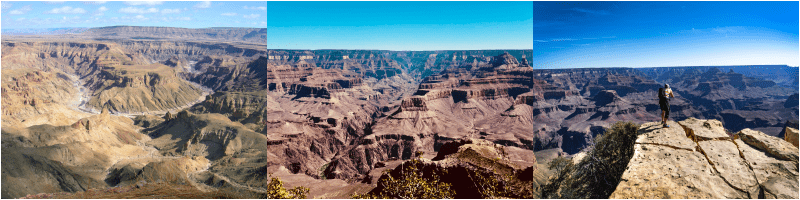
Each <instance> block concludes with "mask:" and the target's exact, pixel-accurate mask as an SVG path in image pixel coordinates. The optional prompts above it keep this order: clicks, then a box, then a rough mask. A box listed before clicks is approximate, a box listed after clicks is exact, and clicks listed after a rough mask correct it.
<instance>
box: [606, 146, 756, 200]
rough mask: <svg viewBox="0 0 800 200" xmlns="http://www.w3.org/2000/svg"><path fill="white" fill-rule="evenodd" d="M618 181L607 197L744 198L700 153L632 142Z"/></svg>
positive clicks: (745, 196)
mask: <svg viewBox="0 0 800 200" xmlns="http://www.w3.org/2000/svg"><path fill="white" fill-rule="evenodd" d="M634 150H635V153H634V154H633V157H632V158H631V161H630V163H629V164H628V167H629V168H628V170H626V171H625V173H623V174H622V181H621V182H620V183H619V185H617V189H616V190H615V191H614V193H612V194H611V196H610V197H609V198H612V199H624V198H637V199H665V198H669V199H700V198H713V199H727V198H747V197H748V196H747V194H746V193H743V192H740V191H737V190H735V189H733V188H731V187H729V186H728V184H727V183H725V181H724V180H723V179H722V178H721V177H719V176H717V175H716V173H715V172H714V169H713V168H711V166H710V165H709V164H708V160H706V158H705V156H704V155H703V154H701V153H700V152H696V151H687V150H680V149H674V148H671V147H666V146H660V145H651V144H636V145H635V146H634Z"/></svg>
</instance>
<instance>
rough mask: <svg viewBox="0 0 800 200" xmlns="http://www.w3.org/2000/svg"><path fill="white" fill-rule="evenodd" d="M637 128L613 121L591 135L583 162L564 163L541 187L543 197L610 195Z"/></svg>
mask: <svg viewBox="0 0 800 200" xmlns="http://www.w3.org/2000/svg"><path fill="white" fill-rule="evenodd" d="M638 129H639V125H638V124H635V123H632V122H617V123H614V125H612V126H611V128H609V129H607V130H606V131H605V133H604V134H602V135H600V136H598V137H597V138H595V142H594V145H593V146H592V147H590V148H588V149H589V150H588V151H587V152H586V157H585V158H584V159H583V161H581V162H579V163H576V164H572V163H571V162H570V163H568V164H566V165H565V167H564V168H563V170H561V171H560V172H556V175H555V176H553V177H551V179H550V180H549V181H548V183H547V184H545V185H544V186H542V188H541V189H542V195H543V197H547V198H573V199H582V198H592V199H605V198H608V197H609V196H611V193H613V192H614V190H615V189H616V188H617V185H618V184H619V182H620V178H621V177H622V173H623V172H625V169H626V168H627V167H628V162H629V161H630V159H631V157H632V156H633V153H634V150H633V146H634V143H635V142H636V137H637V131H638ZM551 164H552V163H551Z"/></svg>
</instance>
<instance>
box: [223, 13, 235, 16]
mask: <svg viewBox="0 0 800 200" xmlns="http://www.w3.org/2000/svg"><path fill="white" fill-rule="evenodd" d="M222 16H236V13H222Z"/></svg>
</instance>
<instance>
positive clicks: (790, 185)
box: [610, 118, 798, 198]
mask: <svg viewBox="0 0 800 200" xmlns="http://www.w3.org/2000/svg"><path fill="white" fill-rule="evenodd" d="M669 124H670V125H671V127H670V128H663V127H662V126H661V125H660V124H658V123H657V122H652V123H645V124H643V125H642V126H641V127H640V129H639V134H640V135H639V136H638V139H637V140H636V144H635V146H634V149H635V153H634V155H633V157H632V158H631V160H630V162H629V165H628V167H627V170H626V171H625V172H624V173H623V175H622V177H621V180H622V181H621V182H620V183H619V185H618V186H617V188H616V190H615V191H614V192H613V193H612V194H611V196H610V198H797V194H798V192H797V191H798V184H797V180H798V171H797V170H798V169H797V149H796V148H794V147H791V144H789V143H788V142H785V141H783V140H781V139H779V138H775V137H772V136H768V135H766V134H764V133H761V132H757V131H752V130H749V129H745V130H742V131H740V132H738V133H737V134H736V135H734V136H733V137H732V136H731V135H728V134H727V133H726V130H725V129H724V128H723V126H722V123H721V122H720V121H717V120H698V119H694V118H690V119H687V120H684V121H681V122H678V123H675V122H671V121H670V122H669Z"/></svg>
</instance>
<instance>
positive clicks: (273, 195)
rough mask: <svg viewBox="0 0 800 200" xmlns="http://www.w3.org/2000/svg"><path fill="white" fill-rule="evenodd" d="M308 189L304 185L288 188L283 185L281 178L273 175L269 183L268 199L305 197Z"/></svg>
mask: <svg viewBox="0 0 800 200" xmlns="http://www.w3.org/2000/svg"><path fill="white" fill-rule="evenodd" d="M308 190H309V189H308V188H307V187H303V186H297V187H294V188H292V189H286V188H284V187H283V181H281V179H280V178H275V177H273V178H272V179H270V181H269V183H267V199H305V198H306V195H307V194H308Z"/></svg>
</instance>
